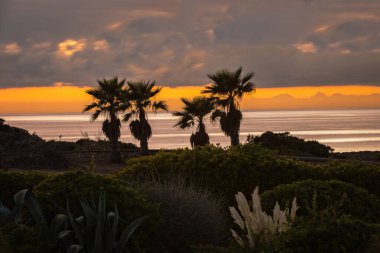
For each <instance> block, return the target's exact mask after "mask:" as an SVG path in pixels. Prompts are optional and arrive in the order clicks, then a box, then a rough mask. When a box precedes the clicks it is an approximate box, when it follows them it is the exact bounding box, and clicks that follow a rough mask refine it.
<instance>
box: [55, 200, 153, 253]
mask: <svg viewBox="0 0 380 253" xmlns="http://www.w3.org/2000/svg"><path fill="white" fill-rule="evenodd" d="M79 202H80V205H81V207H82V210H83V215H82V216H79V217H77V218H74V216H73V214H72V213H71V212H70V208H69V204H67V215H68V217H69V222H70V226H71V229H72V230H64V231H62V232H61V233H60V234H59V235H58V237H59V239H60V240H61V241H62V242H63V244H64V245H65V248H66V250H67V252H70V253H79V252H84V253H122V252H125V250H126V247H127V243H128V241H129V239H130V238H131V236H132V234H133V233H134V231H135V230H136V229H137V228H138V227H139V226H140V225H141V223H143V222H144V221H145V220H146V219H147V218H148V217H149V215H146V216H143V217H141V218H138V219H136V220H134V221H133V222H131V223H130V224H129V225H128V226H127V227H126V228H125V229H124V230H123V231H122V232H120V231H119V223H120V220H121V218H120V217H119V213H118V209H117V206H116V205H115V210H114V211H113V212H111V211H110V212H106V197H105V194H100V196H99V201H98V206H97V207H96V203H95V201H94V200H92V201H90V202H89V201H87V200H85V199H83V200H80V201H79Z"/></svg>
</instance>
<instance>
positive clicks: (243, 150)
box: [0, 144, 380, 253]
mask: <svg viewBox="0 0 380 253" xmlns="http://www.w3.org/2000/svg"><path fill="white" fill-rule="evenodd" d="M365 175H370V176H369V177H367V176H365ZM379 178H380V167H379V166H378V165H376V164H369V163H362V162H350V161H349V162H344V161H340V162H333V163H327V164H319V165H315V164H310V163H305V162H299V161H294V160H291V159H287V158H283V157H278V156H277V155H276V153H275V152H274V151H270V150H267V149H265V148H263V147H261V146H260V145H258V144H246V145H240V146H237V147H231V148H221V147H213V146H205V147H196V148H195V149H194V150H189V149H185V150H176V151H171V152H164V151H163V152H159V153H158V154H156V155H153V156H145V157H140V158H135V159H132V160H128V161H127V164H126V166H125V168H124V169H122V170H120V171H118V172H115V173H113V174H108V175H98V174H94V173H89V172H83V171H69V172H64V173H58V174H57V173H55V174H46V173H35V172H29V173H20V172H18V173H16V172H11V171H2V172H0V180H1V182H0V193H1V194H0V199H1V201H2V203H3V205H4V206H6V207H8V210H16V209H12V208H10V207H12V206H13V205H14V204H13V203H14V201H13V200H12V198H13V195H14V194H15V193H17V192H19V191H20V190H23V189H30V190H31V191H32V192H33V193H34V195H35V199H36V200H37V201H38V202H39V203H40V207H41V211H42V213H43V215H41V217H45V219H46V224H49V226H51V224H52V222H53V220H54V218H55V217H56V215H57V214H62V215H63V216H61V217H65V215H66V217H68V220H66V221H65V229H63V230H62V231H72V232H67V233H69V234H70V235H75V233H77V232H75V230H78V229H79V230H78V231H82V232H80V234H81V236H82V237H85V236H88V237H87V238H86V239H83V240H84V241H85V240H92V241H94V240H93V239H88V238H93V236H94V234H93V232H91V233H90V232H85V231H94V230H91V229H90V228H86V227H85V226H87V225H86V224H88V223H87V221H89V220H91V219H90V218H88V217H94V216H88V215H93V214H94V213H96V212H97V211H96V210H98V211H99V210H101V213H103V214H105V215H106V214H107V215H106V216H104V217H105V218H104V219H101V218H99V219H101V220H103V221H104V222H105V223H104V224H105V227H103V229H106V230H107V229H108V228H109V227H108V228H107V226H108V225H106V224H109V225H110V226H111V227H116V225H115V222H116V216H118V217H120V218H119V222H117V227H118V229H117V230H115V229H114V230H113V231H117V232H116V235H115V236H113V238H114V239H113V240H115V241H117V240H119V239H120V238H122V234H123V233H122V231H124V230H125V229H126V228H127V227H128V224H131V223H133V222H134V221H135V220H136V219H139V218H141V217H146V215H149V218H148V219H146V220H145V221H144V222H143V223H142V224H141V225H140V226H139V227H138V228H137V229H136V230H135V231H134V233H133V235H132V236H131V237H130V240H129V241H128V242H127V243H126V249H127V250H126V252H148V253H150V252H197V253H199V252H208V253H210V252H230V253H231V252H236V253H243V252H263V250H264V252H279V253H285V252H286V253H287V252H289V253H291V252H339V253H340V252H352V253H360V252H363V253H364V252H377V251H376V249H378V247H379V244H380V241H379V240H378V239H377V238H379V236H380V235H379V231H378V228H377V225H376V224H378V223H379V222H380V202H379V197H380V190H379V188H378V186H377V183H378V179H379ZM256 186H260V190H261V192H262V194H261V195H260V197H259V195H258V192H257V191H256V192H255V194H254V195H253V196H254V197H253V198H254V200H253V202H251V201H247V202H245V201H243V200H244V199H243V197H242V196H243V195H244V196H250V194H251V193H252V191H253V189H254V188H255V187H256ZM238 192H241V193H239V194H238V196H239V198H238V199H239V203H238V205H237V202H236V201H235V195H236V194H237V193H238ZM99 194H105V196H106V198H103V197H102V199H101V201H100V202H102V203H103V204H101V207H99V201H96V200H95V199H94V200H92V199H93V196H95V198H98V196H99ZM294 198H296V199H297V200H296V203H297V208H295V207H294V206H295V204H293V208H291V204H292V202H293V203H295V202H294V201H293V199H294ZM16 199H18V198H16ZM84 199H87V200H88V201H87V202H88V203H89V204H88V205H89V206H91V208H86V211H85V210H84V208H83V206H84V204H83V203H84V202H86V201H84ZM248 199H250V198H248ZM276 202H278V204H276ZM91 203H92V204H91ZM94 203H96V204H94ZM25 204H27V202H25ZM67 204H68V205H67ZM252 204H254V205H253V208H254V209H252ZM115 205H116V206H117V207H115ZM247 205H248V207H249V206H251V208H250V209H251V211H247V210H248V209H246V207H247ZM16 206H17V205H16ZM18 206H20V205H18ZM85 206H86V205H85ZM25 207H30V205H28V204H27V205H26V206H25ZM67 207H69V210H68V208H67ZM230 207H235V208H236V209H235V211H236V212H239V213H240V214H239V216H237V215H236V212H235V211H234V216H233V217H232V216H231V213H230V210H233V208H231V209H230ZM280 207H281V208H280ZM99 208H100V209H99ZM295 209H297V211H296V212H295V211H292V212H291V210H295ZM1 210H2V211H1V212H3V210H5V208H2V209H1ZM17 210H19V209H17ZM28 210H29V209H28V208H24V209H23V211H22V215H21V216H20V215H18V216H17V217H22V219H17V222H15V221H13V222H7V224H4V223H3V225H1V228H0V231H1V233H0V245H1V246H0V251H1V252H7V251H6V250H8V252H66V251H65V249H67V247H65V246H64V245H67V244H63V241H62V239H64V238H66V239H70V238H71V239H70V240H71V242H72V243H71V244H70V243H69V245H76V246H73V248H75V249H77V250H78V251H77V252H95V251H93V250H92V249H93V247H92V246H91V247H90V246H86V247H87V248H86V247H83V246H81V245H82V244H81V243H80V241H79V239H78V238H80V237H78V236H74V238H73V237H65V236H62V234H61V237H59V236H54V234H52V233H50V234H49V233H46V229H47V228H41V226H39V225H38V223H37V222H36V220H35V219H34V218H33V217H34V216H35V215H34V214H33V212H30V211H28ZM91 210H93V211H91ZM255 210H256V211H255ZM257 210H261V211H260V212H258V211H257ZM85 212H87V213H85ZM242 212H245V214H243V213H242ZM250 212H251V213H252V214H255V215H256V216H255V217H256V221H255V222H256V223H255V222H254V221H253V220H251V221H250V222H253V223H250V228H249V227H246V225H244V226H243V227H242V226H240V225H242V223H241V222H240V221H239V220H242V221H243V223H244V220H247V219H250V218H249V217H251V216H250V215H248V214H249V213H250ZM294 213H295V214H294ZM69 214H70V215H69ZM259 214H260V215H259ZM69 216H72V217H76V218H77V219H76V221H75V222H74V223H72V221H70V217H69ZM81 216H83V217H84V218H78V217H81ZM86 216H88V217H87V218H86ZM95 216H97V217H101V216H99V215H95ZM1 217H4V216H1ZM107 217H108V218H107ZM239 217H240V218H239ZM258 217H262V218H263V217H266V218H265V219H263V220H264V221H266V222H264V223H257V222H258V221H259V220H258ZM2 220H3V219H2ZM11 220H12V219H11ZM107 220H108V221H107ZM269 221H270V222H272V223H270V222H269ZM235 222H238V223H239V224H235ZM268 222H269V223H268ZM90 223H91V222H90ZM91 224H92V223H91ZM94 224H95V223H94ZM255 224H256V225H255ZM258 224H261V225H263V227H261V229H258V230H257V229H255V230H253V228H256V226H258ZM271 224H272V225H271ZM112 225H113V226H112ZM261 225H260V226H261ZM49 226H47V227H49ZM266 226H267V227H266ZM92 228H94V226H92ZM95 228H96V226H95ZM231 229H232V230H234V231H235V232H234V234H232V233H231V232H230V230H231ZM95 230H96V229H95ZM99 231H100V230H99ZM253 232H255V233H253ZM252 233H253V234H252ZM58 234H59V233H58ZM64 234H65V233H64ZM95 234H96V233H95ZM105 234H107V233H102V236H105ZM249 234H250V236H251V237H247V235H249ZM48 235H49V236H48ZM52 235H53V236H52ZM235 238H240V239H241V240H243V242H244V243H243V245H244V247H242V246H241V241H240V244H239V242H237V241H236V240H235ZM249 238H251V239H249ZM240 239H238V240H240ZM107 240H108V239H107V237H104V238H103V239H102V242H104V243H103V246H105V245H107V243H106V241H107ZM251 240H253V241H254V243H253V244H252V242H250V241H251ZM78 245H79V246H78ZM42 249H43V250H42ZM80 249H81V251H80ZM371 250H372V251H371ZM98 252H107V251H105V250H103V251H98ZM109 252H117V251H116V250H111V251H109Z"/></svg>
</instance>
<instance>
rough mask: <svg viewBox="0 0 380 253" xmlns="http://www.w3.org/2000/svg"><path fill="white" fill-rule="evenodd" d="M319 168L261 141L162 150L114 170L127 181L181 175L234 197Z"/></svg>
mask: <svg viewBox="0 0 380 253" xmlns="http://www.w3.org/2000/svg"><path fill="white" fill-rule="evenodd" d="M319 174H320V171H319V170H318V169H316V168H314V167H313V166H311V165H309V164H307V163H302V162H297V161H294V160H290V159H284V158H280V157H277V156H276V155H275V154H274V153H273V152H271V151H269V150H267V149H264V148H262V147H260V146H258V145H254V144H250V145H240V146H237V147H232V148H228V149H224V148H221V147H215V146H206V147H197V148H195V149H194V150H189V149H183V150H175V151H169V152H159V153H158V154H156V155H154V156H146V157H141V158H136V159H131V160H129V161H127V168H125V169H123V170H121V171H119V172H117V173H115V177H116V178H121V179H124V180H127V181H137V182H147V181H148V182H149V181H165V180H168V178H169V179H170V178H172V177H176V176H177V175H180V176H181V177H182V178H184V179H185V180H186V181H187V182H188V183H192V182H197V183H198V184H199V185H202V186H204V187H207V188H208V190H210V191H211V192H212V193H215V194H217V195H222V196H225V197H227V198H228V199H229V200H233V196H234V194H236V192H238V191H241V192H243V193H245V194H250V193H251V191H252V189H253V188H254V187H255V186H257V185H260V187H261V188H262V190H266V189H271V188H273V187H275V186H277V185H280V184H286V183H291V182H293V181H297V180H300V179H301V180H302V179H308V178H316V177H318V175H319Z"/></svg>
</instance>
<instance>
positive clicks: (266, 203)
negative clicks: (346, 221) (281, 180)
mask: <svg viewBox="0 0 380 253" xmlns="http://www.w3.org/2000/svg"><path fill="white" fill-rule="evenodd" d="M294 197H296V198H297V203H298V205H299V206H300V209H299V210H298V211H297V215H309V216H310V215H313V214H314V213H315V212H319V211H322V210H324V211H329V212H330V215H334V214H335V215H336V216H339V215H340V214H347V215H351V216H352V217H355V218H358V219H362V220H365V221H380V202H379V200H378V199H377V198H376V196H375V195H372V194H369V193H368V192H367V191H366V190H365V189H362V188H358V187H355V186H354V185H352V184H349V183H344V182H341V181H334V180H331V181H318V180H305V181H300V182H295V183H292V184H285V185H280V186H277V187H275V188H274V189H272V190H268V191H265V192H264V193H263V194H262V195H261V198H262V203H263V208H264V209H265V210H267V211H269V210H271V208H272V207H273V206H274V204H275V203H276V201H278V202H279V203H280V205H281V206H284V205H287V204H288V203H291V201H292V199H293V198H294Z"/></svg>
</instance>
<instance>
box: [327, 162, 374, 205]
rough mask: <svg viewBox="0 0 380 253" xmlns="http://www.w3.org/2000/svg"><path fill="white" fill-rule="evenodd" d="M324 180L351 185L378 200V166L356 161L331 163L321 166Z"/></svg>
mask: <svg viewBox="0 0 380 253" xmlns="http://www.w3.org/2000/svg"><path fill="white" fill-rule="evenodd" d="M320 169H321V173H323V174H324V176H325V177H326V178H329V179H336V180H341V181H344V182H348V183H352V184H354V185H356V186H358V187H362V188H365V189H367V190H368V192H370V193H373V194H375V195H376V196H377V197H378V198H380V187H379V182H380V166H379V165H376V164H371V163H364V162H358V161H350V162H331V163H328V164H326V165H324V166H321V168H320Z"/></svg>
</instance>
